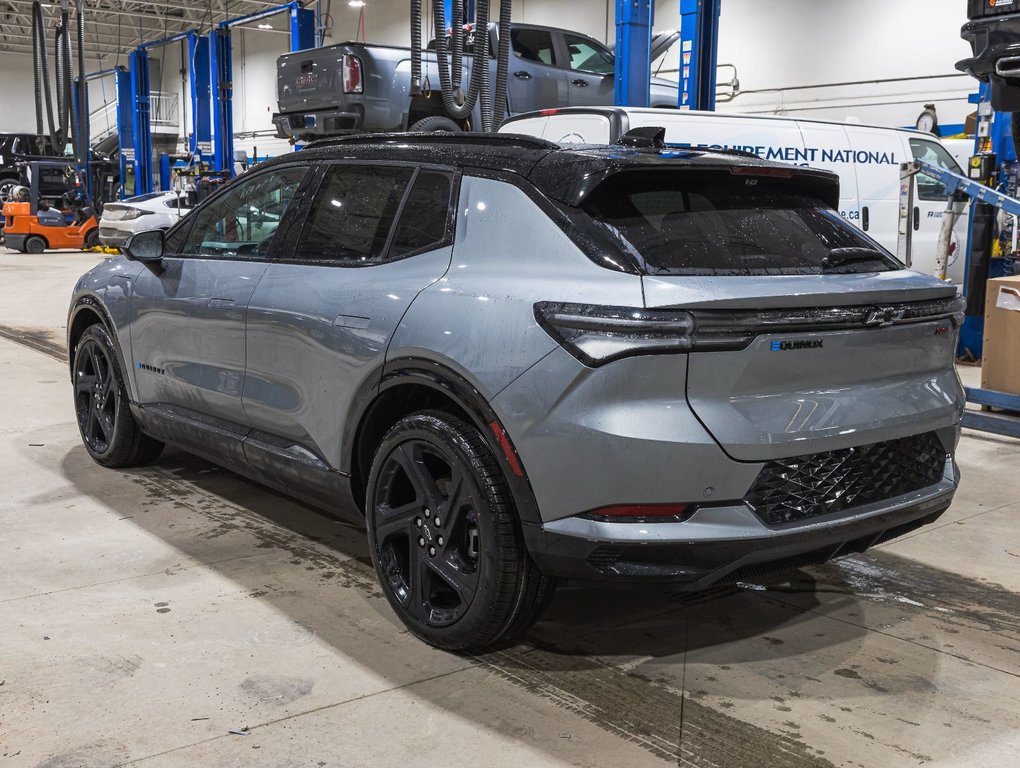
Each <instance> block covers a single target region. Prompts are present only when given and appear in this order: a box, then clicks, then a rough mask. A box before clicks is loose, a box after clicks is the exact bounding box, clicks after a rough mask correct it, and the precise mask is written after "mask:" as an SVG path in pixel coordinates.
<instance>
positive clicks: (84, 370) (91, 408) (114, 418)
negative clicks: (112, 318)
mask: <svg viewBox="0 0 1020 768" xmlns="http://www.w3.org/2000/svg"><path fill="white" fill-rule="evenodd" d="M73 378H74V382H73V383H74V413H75V417H76V421H77V422H78V431H79V433H80V434H81V440H82V443H84V445H85V450H86V451H88V454H89V456H91V457H92V459H93V460H94V461H95V462H96V463H97V464H101V465H102V466H104V467H117V468H119V467H137V466H141V465H143V464H148V463H150V462H152V461H155V459H156V457H158V456H159V454H160V453H161V452H162V451H163V443H161V442H160V441H159V440H155V439H154V438H151V437H149V436H148V435H145V434H143V433H142V431H141V430H140V429H139V428H138V423H137V422H136V421H135V418H134V416H133V415H132V414H131V408H130V404H129V401H128V396H127V389H126V388H125V386H124V376H123V373H122V371H121V369H120V363H119V362H118V357H117V352H116V349H115V347H114V342H113V338H112V337H111V336H110V333H109V331H107V330H106V328H105V327H104V326H103V325H101V324H99V323H96V324H95V325H90V326H89V327H88V328H86V329H85V332H84V333H82V335H81V337H80V338H79V339H78V343H77V345H76V346H75V348H74V368H73Z"/></svg>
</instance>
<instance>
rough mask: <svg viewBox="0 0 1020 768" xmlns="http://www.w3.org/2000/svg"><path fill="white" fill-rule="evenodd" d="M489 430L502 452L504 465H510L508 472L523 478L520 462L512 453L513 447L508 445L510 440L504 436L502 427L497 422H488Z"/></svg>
mask: <svg viewBox="0 0 1020 768" xmlns="http://www.w3.org/2000/svg"><path fill="white" fill-rule="evenodd" d="M489 429H491V430H492V434H494V435H495V436H496V442H497V443H499V447H500V449H501V450H502V451H503V455H504V456H506V463H507V464H509V465H510V471H511V472H513V473H514V475H515V476H516V477H524V468H523V467H522V466H521V462H520V460H519V459H518V458H517V453H516V452H515V451H514V447H513V446H512V445H510V438H509V437H507V436H506V430H505V429H503V425H502V424H500V423H499V422H498V421H490V422H489Z"/></svg>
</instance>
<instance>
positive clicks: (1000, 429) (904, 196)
mask: <svg viewBox="0 0 1020 768" xmlns="http://www.w3.org/2000/svg"><path fill="white" fill-rule="evenodd" d="M919 173H921V174H924V175H925V176H928V177H930V178H933V179H936V180H938V181H939V182H941V183H942V184H943V185H944V186H945V188H946V191H947V192H948V193H949V204H948V207H947V209H946V213H945V215H944V216H943V217H942V231H941V232H940V234H939V243H938V254H937V261H936V264H937V269H938V272H939V277H940V278H941V279H943V280H945V271H946V264H947V263H948V259H949V243H950V242H951V239H952V233H953V226H954V225H955V224H956V220H957V219H958V218H959V217H960V216H961V215H962V214H963V212H964V211H965V210H966V207H967V203H968V201H969V200H978V201H980V202H983V203H987V204H988V205H991V206H993V207H995V208H997V209H998V210H1000V211H1003V212H1005V213H1007V214H1009V215H1010V216H1017V217H1020V200H1018V199H1016V198H1015V197H1010V196H1009V195H1004V194H1003V193H1002V192H997V191H996V190H994V189H992V188H990V187H987V186H985V185H984V184H980V183H978V182H976V181H974V180H973V179H968V178H967V177H966V176H961V175H960V174H958V173H953V172H952V171H947V170H946V169H945V168H942V167H940V166H937V165H933V164H932V163H928V162H925V161H924V160H914V161H913V162H910V163H904V164H903V165H901V166H900V179H901V184H900V241H899V243H900V251H901V252H902V251H903V249H904V247H909V241H910V233H911V232H912V230H913V227H912V226H910V220H911V216H912V215H913V214H912V213H911V212H912V211H913V200H912V198H913V188H914V185H913V184H912V183H910V182H911V179H912V178H913V177H914V176H916V175H917V174H919ZM907 266H910V265H909V263H908V264H907ZM964 391H965V392H966V393H967V402H969V403H972V404H975V405H980V406H981V407H982V408H1002V409H1005V410H1008V411H1013V412H1016V413H1020V396H1017V395H1011V394H1008V393H1006V392H996V391H994V390H990V389H978V388H974V387H965V388H964ZM963 426H965V427H968V428H970V429H976V430H979V431H982V432H992V433H994V434H998V435H1007V436H1009V437H1020V417H1016V416H1010V415H1006V414H1000V413H986V412H981V411H975V410H970V409H968V410H967V411H965V412H964V416H963Z"/></svg>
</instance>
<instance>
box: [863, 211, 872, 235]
mask: <svg viewBox="0 0 1020 768" xmlns="http://www.w3.org/2000/svg"><path fill="white" fill-rule="evenodd" d="M861 225H862V228H863V229H864V231H865V232H867V231H868V229H869V228H870V227H871V214H870V212H869V211H868V206H864V207H863V208H861Z"/></svg>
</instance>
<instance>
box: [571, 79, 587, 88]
mask: <svg viewBox="0 0 1020 768" xmlns="http://www.w3.org/2000/svg"><path fill="white" fill-rule="evenodd" d="M570 84H571V85H576V86H577V87H578V88H587V87H588V81H587V80H582V79H581V78H577V79H576V80H571V81H570Z"/></svg>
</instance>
